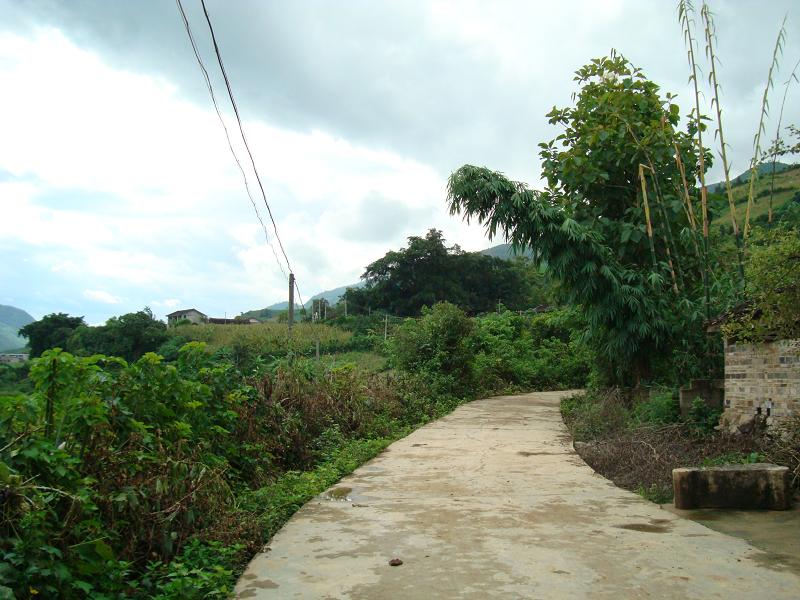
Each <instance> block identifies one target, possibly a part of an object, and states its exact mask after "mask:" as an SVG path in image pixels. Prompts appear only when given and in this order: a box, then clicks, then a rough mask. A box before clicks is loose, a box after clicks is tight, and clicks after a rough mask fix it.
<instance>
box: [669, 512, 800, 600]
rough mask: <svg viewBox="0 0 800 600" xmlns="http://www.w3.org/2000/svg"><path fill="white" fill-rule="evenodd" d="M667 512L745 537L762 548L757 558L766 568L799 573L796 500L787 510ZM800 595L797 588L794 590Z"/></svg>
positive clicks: (799, 522)
mask: <svg viewBox="0 0 800 600" xmlns="http://www.w3.org/2000/svg"><path fill="white" fill-rule="evenodd" d="M664 508H666V509H667V510H669V511H670V512H672V513H674V514H676V515H678V516H680V517H683V518H684V519H691V520H693V521H697V522H698V523H700V524H702V525H705V526H706V527H708V528H709V529H713V530H714V531H719V532H720V533H724V534H727V535H731V536H734V537H737V538H741V539H743V540H746V541H747V542H749V543H750V544H752V545H753V546H754V547H756V548H758V549H760V550H763V551H764V553H763V554H759V555H758V561H759V562H760V563H761V564H763V565H764V566H765V567H767V568H769V569H774V570H777V571H792V572H793V573H796V574H798V575H800V499H795V503H794V506H793V508H792V509H791V510H779V511H778V510H750V511H747V510H718V509H711V508H706V509H701V510H679V509H677V508H675V507H674V506H672V505H664ZM798 598H800V590H799V591H798Z"/></svg>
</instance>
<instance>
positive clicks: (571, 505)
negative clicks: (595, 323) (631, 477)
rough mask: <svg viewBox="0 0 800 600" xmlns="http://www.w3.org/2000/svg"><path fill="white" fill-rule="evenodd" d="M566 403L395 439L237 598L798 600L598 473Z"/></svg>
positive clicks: (298, 525) (276, 551)
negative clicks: (576, 445)
mask: <svg viewBox="0 0 800 600" xmlns="http://www.w3.org/2000/svg"><path fill="white" fill-rule="evenodd" d="M564 394H565V392H543V393H534V394H525V395H519V396H502V397H497V398H489V399H486V400H479V401H476V402H472V403H470V404H466V405H464V406H462V407H460V408H458V409H457V410H456V411H454V412H453V413H452V414H450V415H448V416H447V417H445V418H443V419H440V420H439V421H436V422H434V423H431V424H429V425H427V426H425V427H423V428H421V429H419V430H417V431H415V432H414V433H412V434H411V435H410V436H408V437H406V438H404V439H402V440H399V441H397V442H395V443H394V444H392V445H391V446H389V448H388V449H387V450H386V451H384V452H383V453H382V454H381V455H379V456H378V457H376V458H375V459H373V460H372V461H370V462H368V463H367V464H365V465H363V466H362V467H361V468H359V469H358V470H357V471H355V472H354V473H353V474H352V475H350V476H349V477H346V478H345V479H343V480H342V481H341V482H340V483H339V484H338V485H336V486H334V487H333V488H331V489H330V490H328V492H326V493H325V494H322V495H321V496H319V497H317V498H315V499H314V500H312V501H311V502H309V503H308V504H306V505H305V506H304V507H303V508H302V509H301V510H300V511H298V512H297V513H296V514H295V516H294V517H293V518H292V519H291V520H290V521H289V522H288V523H287V524H286V525H285V526H284V527H283V529H282V530H281V531H279V532H278V533H277V535H275V537H274V538H273V539H272V541H271V542H270V544H269V546H268V547H267V548H266V549H265V551H264V552H262V553H261V554H259V555H257V556H256V557H255V558H254V559H253V561H252V562H251V563H250V565H249V567H248V568H247V571H246V572H245V573H244V575H243V576H242V578H241V579H240V581H239V583H238V585H237V587H236V595H237V598H256V599H267V598H270V599H277V598H280V599H282V600H286V599H294V598H302V599H315V600H317V599H353V600H355V599H364V600H382V599H393V600H394V599H405V598H409V599H415V598H420V599H423V600H432V599H436V598H444V599H450V598H453V599H455V598H458V599H476V600H477V599H488V598H503V599H509V598H542V599H549V598H553V599H564V598H569V599H572V598H593V599H594V598H597V599H604V598H614V599H627V598H681V599H686V598H702V599H704V600H706V599H711V598H720V599H727V600H731V599H734V598H742V599H751V598H752V599H755V598H770V599H772V600H775V599H780V598H787V599H788V598H792V599H796V598H800V575H798V574H797V573H794V572H792V571H790V570H786V569H784V568H782V567H781V565H777V564H774V563H773V562H772V559H771V558H770V555H769V554H767V553H764V552H762V551H761V550H758V549H756V548H754V547H753V546H751V545H750V544H748V543H747V542H746V541H744V540H741V539H738V538H734V537H730V536H727V535H725V534H722V533H718V532H715V531H712V530H710V529H707V528H706V527H704V526H702V525H700V524H698V523H696V522H694V521H690V520H687V519H682V518H680V517H678V516H676V515H674V514H672V513H670V512H669V511H666V510H662V509H660V508H659V506H658V505H655V504H652V503H650V502H647V501H646V500H643V499H642V498H640V497H639V496H637V495H636V494H633V493H631V492H628V491H625V490H622V489H620V488H617V487H616V486H614V485H613V484H612V483H611V482H609V481H608V480H606V479H604V478H603V477H601V476H600V475H597V474H596V473H594V471H592V469H591V468H589V467H588V466H587V465H586V464H585V463H584V462H583V461H582V460H581V459H580V457H579V456H578V455H577V454H576V453H575V452H574V451H573V449H572V444H571V441H570V439H569V435H568V433H567V431H566V429H565V427H564V424H563V422H562V420H561V415H560V414H559V410H558V403H559V400H560V398H561V397H562V396H563V395H564ZM798 535H800V534H798ZM392 559H399V560H401V561H402V564H401V565H399V566H390V564H389V562H390V560H392Z"/></svg>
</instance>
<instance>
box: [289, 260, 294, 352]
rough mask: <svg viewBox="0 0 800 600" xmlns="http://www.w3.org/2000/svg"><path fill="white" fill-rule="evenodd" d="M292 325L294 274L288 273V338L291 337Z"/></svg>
mask: <svg viewBox="0 0 800 600" xmlns="http://www.w3.org/2000/svg"><path fill="white" fill-rule="evenodd" d="M293 324H294V273H289V337H292V325H293Z"/></svg>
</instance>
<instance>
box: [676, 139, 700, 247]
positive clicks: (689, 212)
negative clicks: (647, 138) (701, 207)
mask: <svg viewBox="0 0 800 600" xmlns="http://www.w3.org/2000/svg"><path fill="white" fill-rule="evenodd" d="M672 145H673V146H674V147H675V164H676V165H678V172H679V173H680V174H681V189H679V190H678V194H679V195H681V196H682V197H683V204H684V208H685V210H686V217H687V218H688V220H689V226H690V227H691V228H692V231H694V232H697V218H696V217H695V215H694V206H692V197H691V195H689V184H688V183H687V182H686V168H685V167H684V166H683V160H681V152H680V150H679V149H678V142H672ZM676 189H677V186H676Z"/></svg>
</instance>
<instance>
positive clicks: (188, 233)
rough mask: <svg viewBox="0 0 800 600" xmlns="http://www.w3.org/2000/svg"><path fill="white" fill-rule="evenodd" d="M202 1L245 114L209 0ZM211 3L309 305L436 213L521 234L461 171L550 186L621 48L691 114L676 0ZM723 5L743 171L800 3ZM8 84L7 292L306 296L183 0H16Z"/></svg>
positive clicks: (203, 34) (206, 42) (74, 296)
mask: <svg viewBox="0 0 800 600" xmlns="http://www.w3.org/2000/svg"><path fill="white" fill-rule="evenodd" d="M183 1H184V5H185V7H186V9H187V12H188V16H189V20H190V22H191V24H192V27H193V29H194V33H195V36H196V37H197V39H198V43H199V45H200V51H201V53H202V55H203V58H204V60H205V62H206V65H207V67H208V68H209V71H210V72H211V75H212V79H213V82H214V85H215V88H216V91H217V93H218V98H219V99H220V101H221V105H222V107H223V113H224V116H225V118H226V121H227V123H228V125H229V127H230V128H232V127H233V122H232V118H231V116H232V113H231V110H230V109H229V105H228V104H227V101H226V97H225V95H224V91H223V90H224V88H223V87H222V85H223V84H222V82H221V78H220V76H219V70H218V68H216V64H215V63H214V62H213V53H212V51H211V46H210V38H209V34H208V29H207V28H206V25H205V21H204V19H203V17H202V12H201V11H200V10H199V0H198V1H196V0H183ZM207 4H208V7H209V12H210V14H211V17H212V20H213V22H214V26H215V29H216V33H217V37H218V42H219V44H220V48H221V51H222V54H223V58H224V60H225V62H226V67H227V70H228V74H229V76H230V78H231V82H232V85H233V88H234V92H235V94H236V96H237V101H238V104H239V108H240V112H241V115H242V118H243V119H244V124H245V130H246V133H247V135H248V138H249V140H250V142H251V147H252V149H253V154H254V156H255V160H256V164H257V166H258V169H259V172H260V173H261V176H262V179H263V182H264V187H265V190H266V193H267V195H268V198H269V201H270V204H271V206H272V210H273V213H274V216H275V219H276V221H277V223H278V228H279V232H280V235H281V237H282V239H283V242H284V245H285V247H286V251H287V253H288V255H289V259H290V261H291V262H292V266H293V268H294V270H295V273H296V274H297V278H298V282H299V285H300V289H301V292H302V293H303V296H304V298H303V299H304V300H305V299H307V298H308V297H310V296H311V295H312V294H314V293H316V292H319V291H321V290H324V289H329V288H332V287H337V286H340V285H344V284H348V283H353V282H355V281H357V280H358V278H359V276H360V275H361V273H362V272H363V270H364V267H365V266H366V265H367V264H368V263H370V262H371V261H373V260H375V259H377V258H379V257H381V256H383V254H385V253H386V252H387V251H388V250H390V249H397V248H399V247H401V246H402V245H403V244H404V242H405V238H406V237H407V236H409V235H422V234H424V233H425V232H426V231H427V229H429V228H430V227H437V228H440V229H442V230H443V231H444V233H445V236H446V238H447V240H448V241H449V242H451V243H458V244H460V245H461V246H462V247H463V248H465V249H468V250H479V249H482V248H485V247H488V246H490V245H493V244H496V243H500V242H502V241H503V240H494V241H492V242H490V241H489V240H487V239H486V238H485V237H484V235H483V231H482V229H481V228H480V227H479V226H477V225H472V226H467V225H465V224H463V223H462V222H461V220H460V219H459V218H457V217H450V216H449V215H448V213H447V209H446V203H445V186H446V181H447V177H448V175H449V174H450V173H451V172H452V171H453V170H455V169H457V168H458V167H459V166H461V165H462V164H464V163H471V164H477V165H485V166H489V167H491V168H493V169H496V170H500V171H504V172H505V173H507V174H508V175H510V176H511V177H513V178H515V179H519V180H524V181H527V182H529V183H531V184H532V185H534V186H535V185H538V184H539V173H540V169H539V162H538V159H537V143H539V142H542V141H546V140H548V139H551V138H552V137H554V136H555V135H556V134H557V132H556V131H555V130H554V129H553V128H552V127H550V126H549V125H548V124H547V119H546V118H545V116H544V115H545V113H547V112H548V111H549V110H550V109H551V108H552V107H553V106H554V105H558V106H566V105H568V104H569V103H570V95H571V94H572V93H573V92H574V91H576V88H575V84H574V82H573V76H574V71H575V70H576V69H578V68H579V67H580V66H582V65H583V64H585V63H586V62H588V61H589V60H590V59H592V58H594V57H599V56H603V55H605V54H607V53H608V52H609V50H610V49H611V48H616V49H617V50H618V51H619V52H621V53H622V54H624V55H625V56H627V57H628V58H629V59H631V60H632V61H633V62H634V63H635V64H636V65H637V66H639V67H641V68H642V69H644V71H645V73H646V74H647V76H648V77H650V78H651V79H652V80H654V81H655V82H657V83H658V84H659V85H660V86H661V87H662V90H663V91H665V92H666V91H671V92H675V93H678V103H679V104H680V106H681V109H682V112H683V113H687V112H688V111H689V109H690V102H691V101H690V96H689V89H688V84H687V75H688V71H687V62H686V56H685V49H684V45H683V39H682V36H681V30H680V26H679V24H678V22H677V14H676V9H675V2H672V1H669V2H662V1H656V0H641V1H635V0H610V1H599V0H586V1H561V2H553V1H548V2H544V1H540V2H534V1H522V2H510V1H501V2H489V1H482V2H467V1H458V2H456V1H454V2H438V1H418V2H417V1H409V0H403V1H402V2H401V1H395V2H378V1H375V0H364V1H352V0H348V1H342V2H332V1H322V0H320V1H310V0H299V1H298V0H293V1H291V2H290V1H288V0H286V1H282V2H278V1H269V2H267V1H260V2H256V1H249V2H248V1H239V2H231V1H223V0H209V1H208V2H207ZM698 4H699V2H698ZM711 6H712V8H713V10H714V11H715V12H716V21H717V30H718V37H719V48H718V53H719V56H720V58H721V60H722V67H721V70H720V73H719V76H720V79H721V82H722V86H723V98H722V104H723V107H724V109H725V112H724V117H725V119H726V122H725V127H726V135H727V136H728V139H729V141H730V143H731V146H732V163H733V167H732V169H733V171H734V174H737V173H739V172H741V171H743V170H744V169H746V168H747V166H748V161H749V156H750V152H751V148H752V137H753V134H754V133H755V130H756V127H757V124H758V117H759V104H760V100H761V95H762V93H763V88H764V83H765V79H766V74H767V70H768V67H769V63H770V60H771V54H772V48H773V45H774V43H775V37H776V35H777V32H778V29H779V27H780V23H781V20H782V19H783V17H784V15H785V14H787V13H789V18H788V21H787V35H788V37H787V41H786V45H785V49H784V55H783V59H782V61H781V70H780V72H779V73H778V75H777V77H776V86H775V90H774V92H773V95H772V101H771V106H772V114H771V121H770V123H769V126H768V128H767V132H768V135H769V137H772V136H774V133H775V126H776V124H777V113H778V109H779V107H780V99H781V96H782V94H783V89H784V86H783V82H784V81H786V79H787V78H788V75H789V72H790V70H791V68H792V66H793V65H794V64H795V62H797V60H798V59H800V6H798V5H797V3H796V1H795V0H780V1H779V0H770V1H768V2H767V1H763V0H762V1H745V0H737V1H732V0H731V1H722V0H715V1H713V2H711ZM790 9H794V10H793V11H790ZM0 84H1V85H2V93H0V209H2V210H0V252H2V260H0V303H2V304H12V305H14V306H18V307H20V308H23V309H25V310H27V311H29V312H30V313H31V314H33V315H34V316H35V317H37V318H38V317H41V316H42V315H44V314H46V313H49V312H54V311H64V312H68V313H70V314H76V315H85V316H86V319H87V321H88V322H90V323H100V322H103V321H104V320H105V319H106V318H108V317H109V316H112V315H116V314H121V313H124V312H129V311H132V310H138V309H140V308H142V307H143V306H145V305H147V306H150V307H151V308H152V309H153V310H154V312H155V313H156V314H157V315H159V316H163V315H164V314H166V313H168V312H171V311H172V310H174V309H176V308H189V307H196V308H198V309H200V310H202V311H203V312H205V313H207V314H209V315H211V316H222V315H223V314H225V313H227V315H229V316H230V315H234V314H238V313H239V312H242V311H244V310H248V309H253V308H260V307H264V306H266V305H269V304H272V303H274V302H277V301H281V300H285V296H286V291H285V289H284V288H285V287H286V285H285V283H284V279H283V277H284V276H283V274H282V273H281V270H280V269H279V267H278V264H277V262H276V258H275V255H274V254H273V251H272V249H271V248H270V247H269V246H268V245H267V244H266V242H265V240H264V234H263V231H262V230H261V226H260V225H259V223H258V220H257V219H256V217H255V214H254V212H253V207H252V205H251V204H250V201H249V200H248V198H247V195H246V192H245V189H244V185H243V182H242V178H241V175H240V173H239V172H238V170H237V168H236V164H235V162H234V161H233V158H232V157H231V154H230V151H229V150H228V147H227V144H226V141H225V137H224V133H223V130H222V127H221V126H220V124H219V121H218V120H217V117H216V115H215V113H214V111H213V107H212V105H211V102H210V99H209V96H208V92H207V90H206V88H205V84H204V81H203V79H202V76H201V72H200V70H199V67H198V65H197V63H196V62H195V59H194V55H193V53H192V51H191V47H190V46H189V43H188V39H187V37H186V33H185V31H184V29H183V24H182V22H181V19H180V15H179V12H178V10H177V8H176V5H175V4H174V2H171V1H169V0H152V1H137V2H132V1H122V0H119V1H111V0H70V1H66V0H65V1H63V2H51V1H46V0H41V1H33V0H29V1H28V0H0ZM798 98H800V87H798V86H797V85H795V86H794V88H791V89H790V91H789V100H788V102H787V105H786V112H785V115H784V122H785V123H786V124H788V123H795V124H798V125H800V101H798ZM706 110H707V111H708V112H709V113H710V108H707V109H706ZM231 131H232V133H233V129H231ZM243 158H244V157H243ZM248 176H249V178H250V182H251V186H252V187H253V189H254V190H257V186H256V185H255V181H254V178H253V176H252V173H251V172H248ZM716 179H719V170H718V168H715V171H714V172H713V173H712V177H711V180H712V181H713V180H716ZM256 198H257V200H259V204H258V208H259V209H260V210H261V212H262V213H263V212H264V210H263V204H261V203H260V199H259V198H258V197H256ZM262 216H263V218H264V220H265V222H268V221H267V217H266V215H265V214H264V215H262Z"/></svg>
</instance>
